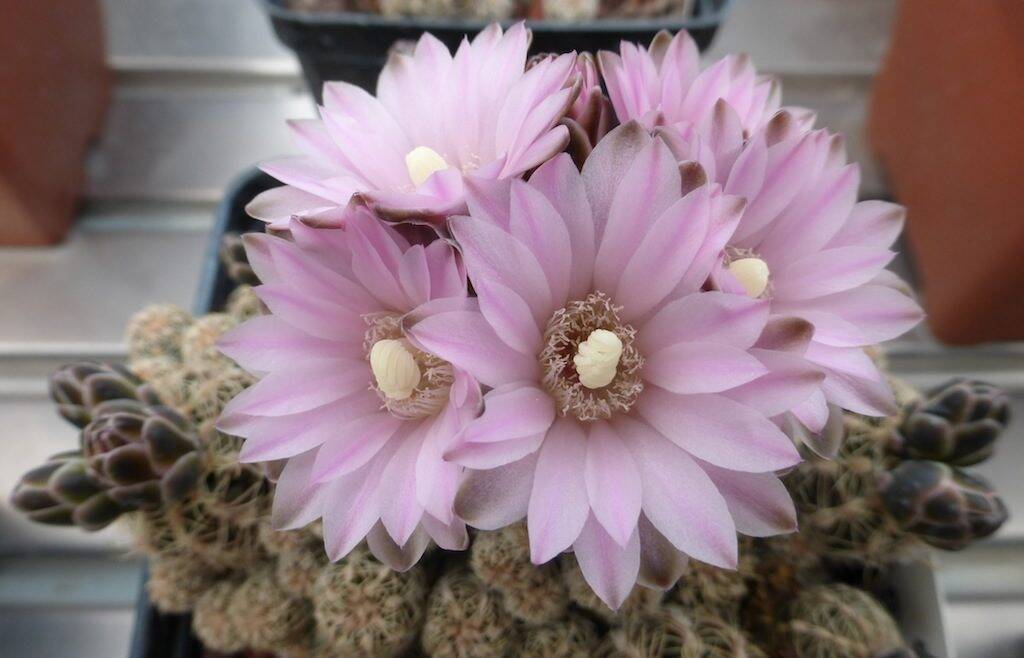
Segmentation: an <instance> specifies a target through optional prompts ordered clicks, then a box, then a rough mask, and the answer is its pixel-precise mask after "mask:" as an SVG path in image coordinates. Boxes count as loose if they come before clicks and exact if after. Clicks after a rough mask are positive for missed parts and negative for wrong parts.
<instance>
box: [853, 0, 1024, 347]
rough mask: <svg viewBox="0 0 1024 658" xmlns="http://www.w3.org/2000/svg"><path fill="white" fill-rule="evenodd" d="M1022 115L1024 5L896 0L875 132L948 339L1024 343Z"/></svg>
mask: <svg viewBox="0 0 1024 658" xmlns="http://www.w3.org/2000/svg"><path fill="white" fill-rule="evenodd" d="M1022 116H1024V3H1021V2H1019V0H989V1H988V2H972V3H967V2H935V1H934V0H904V1H903V2H902V3H900V10H899V16H898V19H897V22H896V27H895V32H894V34H893V40H892V45H891V49H890V52H889V54H888V57H887V59H886V61H885V63H884V66H883V69H882V71H881V73H880V74H879V76H878V78H877V81H876V86H875V91H874V98H873V102H872V107H871V116H870V124H869V130H870V137H871V142H872V146H873V148H874V149H875V151H876V152H877V154H878V156H879V159H880V160H881V162H882V164H883V166H884V167H885V170H886V172H887V174H888V177H889V183H890V186H891V189H892V191H893V194H894V195H895V196H896V198H897V199H898V200H899V202H900V203H902V204H904V205H906V206H907V208H908V225H907V235H908V238H909V241H910V245H911V248H912V251H913V255H914V258H915V261H916V264H917V269H918V271H919V273H920V277H921V282H922V284H923V293H924V301H925V306H926V308H927V310H928V315H929V317H930V321H931V325H932V329H933V330H934V332H935V334H936V335H937V336H938V337H939V338H940V339H941V340H943V341H946V342H949V343H956V344H967V343H977V342H983V341H991V340H1020V339H1024V268H1021V265H1020V262H1021V254H1022V253H1024V185H1022V184H1021V170H1022V168H1024V130H1022V129H1021V127H1020V120H1021V117H1022Z"/></svg>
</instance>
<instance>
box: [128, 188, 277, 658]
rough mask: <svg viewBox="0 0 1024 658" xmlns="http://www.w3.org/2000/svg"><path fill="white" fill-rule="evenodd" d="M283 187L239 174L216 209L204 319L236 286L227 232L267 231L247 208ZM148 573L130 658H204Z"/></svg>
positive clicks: (187, 618)
mask: <svg viewBox="0 0 1024 658" xmlns="http://www.w3.org/2000/svg"><path fill="white" fill-rule="evenodd" d="M277 185H280V183H278V182H277V181H275V180H274V179H273V178H271V177H270V176H268V175H266V174H264V173H262V172H260V171H258V170H256V169H253V170H251V171H248V172H246V173H245V174H243V175H242V176H240V177H239V178H238V179H236V181H235V182H234V183H233V184H232V185H231V187H230V188H228V191H227V194H226V195H225V197H224V200H223V201H221V203H220V206H219V207H218V208H217V217H216V220H215V223H214V225H213V230H212V231H211V233H210V239H209V244H208V245H207V247H206V255H205V257H204V258H203V271H202V272H201V273H200V278H199V289H198V290H197V291H196V297H195V301H194V303H193V310H194V313H195V314H196V315H205V314H206V313H211V312H214V311H219V310H222V309H223V308H224V305H225V303H226V302H227V298H228V295H229V294H230V293H231V291H232V289H234V286H235V284H234V283H232V281H231V279H230V278H228V275H227V271H226V270H225V268H224V266H223V265H222V264H221V261H220V255H219V252H220V244H221V240H222V239H223V237H224V234H225V233H228V232H237V233H247V232H252V231H261V230H263V226H264V224H263V222H261V221H259V220H256V219H253V218H252V217H249V215H247V214H246V213H245V205H246V204H247V203H249V201H251V200H252V198H253V197H254V196H256V195H257V194H259V193H260V192H262V191H264V190H268V189H270V188H271V187H275V186H277ZM145 580H146V575H145V574H144V575H143V585H142V587H141V589H140V592H139V599H138V603H137V605H136V609H135V627H134V628H133V629H132V640H131V648H130V650H129V653H128V656H129V658H202V657H203V656H204V655H206V654H204V650H203V646H202V644H200V642H199V640H197V639H196V637H195V635H194V634H193V633H192V617H191V615H168V614H164V613H162V612H160V611H159V610H157V609H156V608H155V607H153V605H152V603H150V601H149V596H148V595H147V594H146V587H145Z"/></svg>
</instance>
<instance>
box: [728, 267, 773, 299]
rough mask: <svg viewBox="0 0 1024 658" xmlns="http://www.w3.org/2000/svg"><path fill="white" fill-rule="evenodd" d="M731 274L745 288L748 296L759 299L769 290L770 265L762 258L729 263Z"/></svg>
mask: <svg viewBox="0 0 1024 658" xmlns="http://www.w3.org/2000/svg"><path fill="white" fill-rule="evenodd" d="M729 272H731V273H732V275H733V276H734V277H736V280H737V281H739V282H740V285H741V286H743V290H745V291H746V293H747V295H749V296H750V297H753V298H754V299H757V298H758V297H760V296H761V295H763V294H764V291H765V290H767V289H768V275H769V274H770V273H769V271H768V263H766V262H764V261H763V260H761V259H760V258H740V259H738V260H734V261H733V262H731V263H729Z"/></svg>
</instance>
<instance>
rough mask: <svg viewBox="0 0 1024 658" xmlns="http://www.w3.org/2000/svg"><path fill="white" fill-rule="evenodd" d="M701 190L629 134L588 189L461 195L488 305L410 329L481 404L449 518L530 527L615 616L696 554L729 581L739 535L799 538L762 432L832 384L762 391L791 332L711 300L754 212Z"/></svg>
mask: <svg viewBox="0 0 1024 658" xmlns="http://www.w3.org/2000/svg"><path fill="white" fill-rule="evenodd" d="M702 177H703V174H702V173H700V172H689V173H687V174H686V175H681V173H680V168H679V166H678V164H677V161H676V158H675V157H674V156H673V155H672V153H671V152H670V151H669V149H668V147H667V146H666V145H665V143H664V142H663V141H662V140H661V139H660V138H652V137H651V136H650V135H649V133H648V131H647V130H646V129H645V128H643V127H641V126H640V125H639V124H638V123H636V122H630V123H627V124H625V125H623V126H620V127H619V128H617V129H615V130H613V131H612V132H611V133H609V134H608V135H607V136H606V137H605V138H604V139H603V140H601V141H600V142H599V143H598V145H597V147H596V148H595V150H594V152H593V153H592V154H591V156H590V157H589V158H588V159H587V162H586V165H585V166H584V168H583V171H582V173H581V172H580V171H579V170H578V169H577V168H576V166H575V165H574V164H573V162H572V160H571V159H570V157H569V156H568V155H565V154H563V155H559V156H556V157H555V158H553V159H552V160H551V161H549V162H547V163H545V164H543V165H542V166H541V167H540V168H539V169H537V171H536V172H535V173H534V174H533V175H532V176H531V177H530V179H529V181H528V182H527V181H522V180H513V181H500V182H494V181H481V180H470V181H469V182H468V183H467V189H468V204H469V209H470V214H469V216H468V217H454V218H452V219H451V220H450V230H451V232H452V235H453V236H454V238H455V239H456V240H457V242H458V244H459V246H460V248H461V250H462V253H463V256H464V258H465V261H466V266H467V269H468V272H469V275H470V277H471V279H472V281H473V285H474V287H475V290H476V292H477V295H478V296H477V298H471V299H466V300H464V301H463V302H461V305H458V306H450V307H448V308H446V309H443V310H440V312H432V313H430V314H429V315H427V316H425V317H422V318H419V317H414V318H411V319H410V334H411V335H412V336H413V338H414V339H415V340H416V342H417V344H419V345H421V346H422V347H423V349H425V350H427V351H429V352H430V353H432V354H436V355H438V356H439V357H440V358H443V359H445V360H446V361H448V362H450V363H452V364H453V365H454V366H456V367H458V368H461V369H464V370H465V371H467V372H468V373H470V374H471V375H472V376H473V377H474V378H476V379H477V380H478V381H479V382H480V383H481V384H482V385H484V386H485V387H487V388H488V389H489V391H488V392H487V393H486V395H485V397H484V411H483V414H482V415H481V416H480V417H479V418H478V419H477V420H475V421H473V422H471V423H470V424H469V426H468V427H467V429H466V431H465V433H464V435H463V436H462V437H461V439H460V440H459V442H458V443H457V445H455V446H453V447H452V448H451V449H450V450H448V452H447V456H448V458H449V459H451V460H453V461H455V462H457V463H459V464H462V465H464V466H466V467H467V468H469V469H471V470H470V471H469V472H468V473H467V476H466V479H465V481H464V483H463V484H462V486H461V488H460V492H459V495H458V497H457V499H456V505H455V509H456V513H457V514H458V515H459V516H460V517H461V518H463V519H465V520H466V521H467V522H468V523H470V524H471V525H474V526H476V527H479V528H484V529H494V528H498V527H501V526H503V525H506V524H508V523H512V522H515V521H517V520H519V519H521V518H523V517H524V516H525V517H526V519H527V527H528V531H529V536H530V548H531V556H532V560H533V561H534V562H535V563H537V564H541V563H544V562H547V561H548V560H550V559H552V558H554V557H555V556H557V555H558V554H559V553H561V552H562V551H565V550H568V549H571V550H573V551H574V553H575V556H576V560H577V561H578V563H579V565H580V567H581V569H582V571H583V574H584V576H585V578H586V579H587V581H588V582H589V583H590V585H591V587H592V588H593V589H594V591H595V592H596V593H597V594H598V595H599V596H600V597H601V598H602V600H604V601H605V603H607V604H608V605H609V606H610V607H612V608H618V607H619V606H620V605H621V603H622V602H623V600H624V599H625V598H626V596H627V595H628V594H629V593H630V591H631V590H632V589H633V587H634V585H635V584H636V583H637V582H639V583H640V584H641V585H644V586H648V587H655V588H661V589H667V588H668V587H670V586H671V585H672V584H674V582H675V581H676V580H677V579H678V577H679V575H680V574H681V572H682V569H683V568H684V566H685V560H686V557H685V556H687V555H689V556H692V557H694V558H696V559H699V560H702V561H705V562H708V563H711V564H715V565H718V566H722V567H735V565H736V561H737V536H736V535H737V532H740V533H743V534H747V535H754V536H766V535H772V534H778V533H785V532H790V531H793V530H794V529H795V524H796V520H795V512H794V508H793V504H792V501H791V500H790V497H789V495H788V493H787V491H786V489H785V487H784V486H783V485H782V483H781V482H780V481H779V479H778V478H777V477H776V475H775V471H778V470H780V469H784V468H787V467H790V466H792V465H793V464H795V463H797V462H798V461H799V460H800V456H799V454H798V452H797V450H796V448H795V447H794V445H793V443H792V441H791V440H790V439H789V437H787V436H786V435H785V434H784V433H783V432H782V431H781V430H780V429H779V428H778V427H777V426H776V425H775V424H774V423H773V422H771V421H770V420H769V418H770V417H772V416H775V415H777V414H779V413H782V412H783V411H785V410H788V409H790V408H793V407H794V406H796V405H798V404H799V403H801V402H802V401H804V400H805V399H807V398H808V397H810V396H811V395H812V394H813V392H814V391H815V390H817V388H818V387H819V386H820V383H821V375H820V373H818V372H817V371H816V370H815V369H813V368H807V367H804V366H802V365H801V364H800V363H791V364H790V365H791V368H790V374H791V375H792V376H790V377H787V378H775V377H770V376H769V375H770V372H771V366H772V365H773V364H775V363H776V361H781V360H785V358H786V356H785V355H782V356H776V355H775V353H774V352H772V351H770V350H769V349H766V347H765V346H767V347H773V346H775V345H776V344H777V343H779V342H785V341H787V340H791V337H790V336H789V333H791V332H792V330H793V327H794V325H793V324H792V323H776V324H774V325H772V324H769V304H768V302H766V301H764V300H758V299H751V298H749V297H747V296H746V295H742V294H732V293H727V292H718V291H705V290H704V289H703V284H704V283H705V282H706V281H707V279H708V277H709V275H710V274H711V271H712V269H713V268H715V267H716V266H717V265H718V263H719V262H720V254H721V253H722V249H723V248H724V246H725V244H726V241H727V240H728V238H729V237H730V236H731V234H732V232H733V230H734V229H735V227H736V224H737V222H738V221H739V217H740V214H741V212H742V209H743V202H742V200H740V199H738V198H736V197H733V196H728V195H723V194H721V193H720V192H719V191H717V190H714V189H712V188H711V187H710V186H708V185H706V184H703V183H704V181H702V180H701V179H702ZM805 324H806V323H804V322H803V321H798V322H796V325H795V326H796V329H797V330H798V331H800V330H802V327H803V325H805ZM766 327H767V329H768V330H767V331H766ZM762 341H766V342H765V343H764V344H762Z"/></svg>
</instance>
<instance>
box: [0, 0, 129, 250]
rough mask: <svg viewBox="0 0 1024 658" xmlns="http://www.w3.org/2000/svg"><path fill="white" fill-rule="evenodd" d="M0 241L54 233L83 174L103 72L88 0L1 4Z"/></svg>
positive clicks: (105, 79)
mask: <svg viewBox="0 0 1024 658" xmlns="http://www.w3.org/2000/svg"><path fill="white" fill-rule="evenodd" d="M3 14H4V16H3V20H2V21H0V61H2V62H3V65H2V66H0V89H3V90H4V93H3V102H2V103H0V245H40V244H50V243H53V242H57V241H58V240H60V239H61V238H62V237H63V236H64V233H65V232H67V230H68V228H69V227H70V225H71V222H72V220H73V218H74V212H75V205H76V202H77V199H78V197H79V194H80V193H81V190H82V187H83V185H84V182H85V170H84V160H85V151H86V147H87V145H88V143H89V142H90V141H91V139H92V138H93V137H94V136H95V135H96V134H97V133H98V132H99V129H100V126H101V125H102V119H103V112H104V109H105V108H106V106H107V102H108V100H109V90H110V79H109V74H108V72H107V69H106V63H105V59H104V48H103V25H102V21H101V15H100V7H99V3H98V2H97V1H96V0H62V1H61V2H34V1H32V0H15V1H14V2H8V3H5V4H4V12H3Z"/></svg>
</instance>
